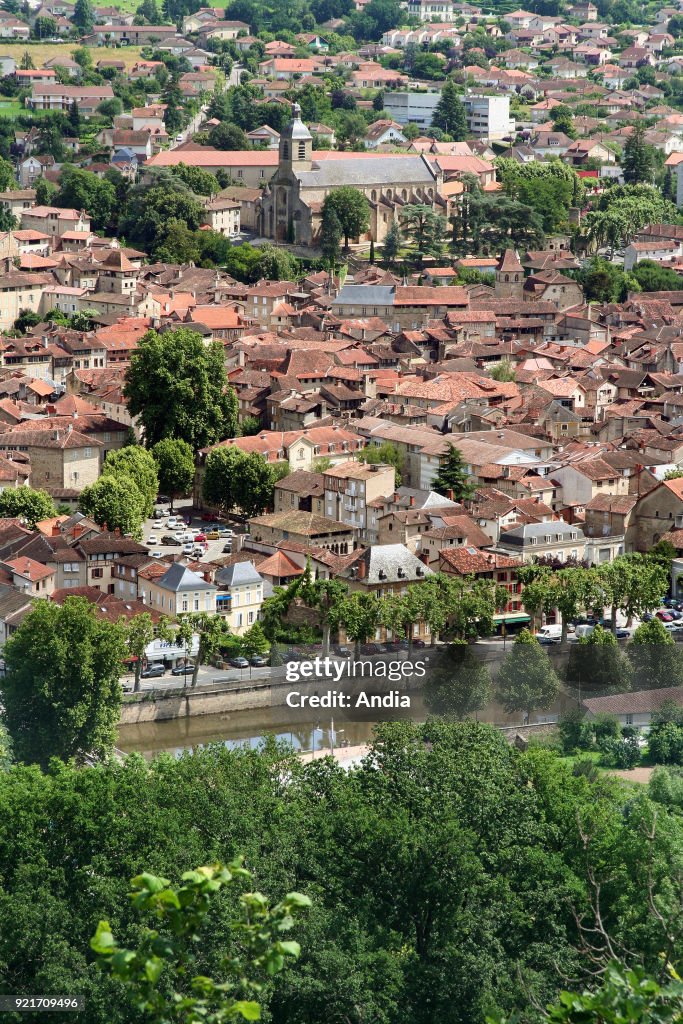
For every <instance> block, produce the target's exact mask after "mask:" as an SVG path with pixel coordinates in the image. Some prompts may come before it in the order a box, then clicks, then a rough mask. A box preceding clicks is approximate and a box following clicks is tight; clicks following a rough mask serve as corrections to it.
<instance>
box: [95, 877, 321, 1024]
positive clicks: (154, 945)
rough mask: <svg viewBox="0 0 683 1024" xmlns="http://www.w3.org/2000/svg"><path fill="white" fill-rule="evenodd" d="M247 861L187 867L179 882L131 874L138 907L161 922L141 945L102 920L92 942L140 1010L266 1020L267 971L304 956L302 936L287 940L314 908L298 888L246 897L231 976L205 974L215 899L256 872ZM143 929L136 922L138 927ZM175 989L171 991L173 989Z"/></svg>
mask: <svg viewBox="0 0 683 1024" xmlns="http://www.w3.org/2000/svg"><path fill="white" fill-rule="evenodd" d="M250 878H251V875H250V874H249V872H248V871H245V870H244V868H243V867H242V862H241V860H237V861H233V862H232V863H231V864H229V865H228V866H227V867H223V866H222V865H221V864H213V865H212V866H211V867H202V868H198V869H197V870H196V871H186V872H185V874H184V875H183V876H182V880H183V884H182V885H181V886H180V887H179V888H177V889H174V888H172V887H171V883H170V881H169V880H168V879H166V878H159V877H157V876H155V875H151V874H149V873H144V874H141V875H138V876H136V877H135V878H133V879H131V886H132V889H133V893H132V895H133V898H134V907H135V910H136V913H137V914H145V915H148V916H149V915H153V916H154V918H155V919H156V921H157V922H158V927H156V928H148V927H144V928H142V934H141V936H140V938H139V939H138V944H137V946H136V947H135V948H134V949H126V948H123V947H120V946H118V945H117V943H116V939H115V938H114V935H113V933H112V929H111V926H110V924H109V922H108V921H100V922H99V925H98V926H97V931H96V932H95V935H94V936H93V937H92V939H91V940H90V946H91V948H92V950H93V952H94V953H95V955H96V956H97V959H98V963H99V965H100V967H102V968H103V969H104V970H105V971H107V972H109V973H111V975H112V976H113V977H114V978H116V979H117V980H118V981H119V982H121V983H122V985H123V986H125V988H127V989H128V990H129V991H130V993H131V995H132V997H133V1001H134V1003H135V1005H136V1007H137V1010H138V1013H140V1014H144V1015H145V1019H146V1020H148V1021H150V1022H152V1024H167V1022H168V1021H170V1020H171V1018H173V1020H175V1021H178V1022H180V1024H193V1022H195V1021H198V1020H201V1021H205V1022H206V1024H227V1022H228V1021H234V1020H258V1019H259V1018H260V1015H261V1013H260V1006H259V1003H258V1001H257V999H258V998H259V997H261V996H262V991H263V985H262V982H261V979H262V977H272V976H273V975H275V974H278V973H279V972H280V971H281V970H282V969H283V967H284V966H285V963H286V957H290V958H291V959H296V958H297V957H298V956H299V952H300V948H299V944H298V942H293V941H292V940H288V941H285V940H284V939H283V935H284V934H285V933H286V932H288V931H289V930H290V929H291V928H292V926H293V924H294V919H295V916H296V915H298V914H299V913H300V911H301V910H302V908H305V907H309V906H310V905H311V901H310V900H309V899H308V897H307V896H302V895H301V894H300V893H297V892H290V893H288V894H287V896H285V898H284V899H283V900H282V902H280V903H278V904H276V905H275V906H274V907H272V908H271V907H270V906H269V905H268V901H267V900H266V899H265V897H264V896H262V895H261V894H260V893H246V894H242V895H241V896H240V897H239V912H238V914H237V915H236V917H235V919H234V920H233V921H232V922H231V925H230V929H229V934H230V935H232V936H233V937H234V939H235V940H236V943H235V944H236V945H237V950H236V951H235V954H236V955H235V956H233V957H230V958H228V957H227V956H226V957H225V960H224V964H223V967H224V970H225V972H226V974H227V980H226V981H223V982H221V983H220V984H218V983H216V982H215V981H213V979H212V978H208V977H205V976H203V977H197V976H195V975H194V971H193V970H191V969H190V968H191V967H193V966H194V961H195V950H196V948H197V943H198V942H199V939H200V930H201V928H202V926H204V927H205V928H206V925H207V923H208V920H209V912H210V910H211V909H212V903H213V902H214V901H215V899H216V895H217V893H218V892H219V891H220V889H221V888H222V887H223V886H224V885H226V884H230V883H232V882H234V881H236V880H239V881H240V882H241V881H244V880H246V879H250ZM139 931H140V929H139V928H137V929H136V933H138V932H139ZM169 986H170V988H171V992H170V994H169V991H168V988H169Z"/></svg>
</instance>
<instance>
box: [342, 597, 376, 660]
mask: <svg viewBox="0 0 683 1024" xmlns="http://www.w3.org/2000/svg"><path fill="white" fill-rule="evenodd" d="M335 607H336V621H337V623H338V625H340V626H342V627H343V629H344V632H345V633H346V636H347V638H348V639H349V640H351V641H352V642H353V643H354V644H355V648H356V657H360V648H361V644H366V643H367V642H368V640H370V639H371V637H373V636H374V635H375V630H376V629H377V626H378V625H379V622H380V619H381V614H382V605H381V601H379V599H378V598H377V596H376V595H375V594H366V593H361V592H360V591H354V592H353V593H351V594H347V595H346V596H345V597H343V598H341V600H340V601H339V602H338V603H337V604H336V605H335Z"/></svg>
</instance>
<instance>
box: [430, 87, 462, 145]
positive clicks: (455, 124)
mask: <svg viewBox="0 0 683 1024" xmlns="http://www.w3.org/2000/svg"><path fill="white" fill-rule="evenodd" d="M432 127H433V128H441V130H442V131H444V132H447V133H448V134H449V135H450V136H451V138H452V139H453V141H454V142H461V141H462V140H463V139H465V138H467V114H466V112H465V106H464V104H463V102H462V100H461V98H460V95H459V94H458V90H457V88H456V86H455V82H453V81H452V80H451V79H448V80H447V81H446V82H445V83H444V86H443V88H442V90H441V96H440V97H439V102H438V103H437V105H436V109H435V110H434V113H433V115H432Z"/></svg>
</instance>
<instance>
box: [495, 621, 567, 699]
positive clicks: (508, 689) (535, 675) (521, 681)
mask: <svg viewBox="0 0 683 1024" xmlns="http://www.w3.org/2000/svg"><path fill="white" fill-rule="evenodd" d="M497 686H498V694H499V697H500V701H501V703H502V705H503V707H504V708H505V710H506V712H507V713H508V714H512V713H513V712H515V711H524V712H525V713H526V714H527V715H531V713H532V712H533V711H538V710H545V709H546V708H549V707H550V705H551V704H552V703H553V701H555V700H556V699H557V695H558V693H559V691H560V683H559V679H558V678H557V675H556V673H555V670H554V668H553V667H552V665H551V663H550V659H549V658H548V655H547V654H546V653H545V651H544V650H543V648H542V647H541V646H540V644H539V643H538V640H537V639H536V637H535V636H533V635H532V634H531V633H530V632H529V631H528V630H527V629H523V630H522V631H521V633H519V634H518V635H517V636H516V637H515V642H514V643H513V645H512V649H511V650H510V652H509V653H508V654H506V655H505V658H504V659H503V663H502V665H501V667H500V672H499V673H498V679H497Z"/></svg>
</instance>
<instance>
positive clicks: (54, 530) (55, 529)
mask: <svg viewBox="0 0 683 1024" xmlns="http://www.w3.org/2000/svg"><path fill="white" fill-rule="evenodd" d="M50 536H51V537H59V527H58V526H57V525H55V526H53V527H52V530H51V531H50Z"/></svg>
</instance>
